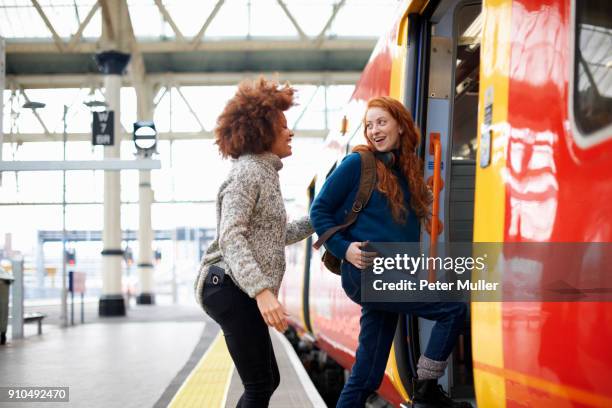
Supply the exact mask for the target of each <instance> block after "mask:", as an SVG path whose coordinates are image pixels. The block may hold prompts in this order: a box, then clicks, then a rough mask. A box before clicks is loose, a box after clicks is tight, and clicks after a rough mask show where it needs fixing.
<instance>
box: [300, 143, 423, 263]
mask: <svg viewBox="0 0 612 408" xmlns="http://www.w3.org/2000/svg"><path fill="white" fill-rule="evenodd" d="M396 175H397V176H398V178H399V180H400V187H401V189H402V193H403V195H404V206H405V208H407V209H408V215H407V217H406V221H405V222H404V223H397V222H395V220H394V219H393V216H392V214H391V207H390V206H389V201H388V200H387V198H386V197H385V195H383V194H382V193H381V192H380V191H378V189H376V188H375V189H374V191H373V192H372V196H371V197H370V200H369V201H368V204H367V205H366V207H365V208H364V209H363V210H361V213H360V214H359V217H357V221H355V223H354V224H353V225H351V226H350V227H349V228H347V229H345V230H343V231H339V232H337V233H335V234H334V235H332V237H331V238H330V239H328V240H327V242H326V243H325V246H326V248H327V249H328V250H329V251H331V253H332V254H334V256H336V258H338V259H344V255H345V254H346V250H347V249H348V247H349V245H350V244H351V242H363V241H370V242H418V241H419V221H418V218H417V217H416V215H415V214H414V212H413V211H412V210H411V207H410V189H409V188H408V182H407V180H406V178H405V177H404V176H402V175H400V174H399V173H396ZM360 177H361V157H360V156H359V153H351V154H349V155H348V156H347V157H346V158H345V159H344V160H343V161H342V163H340V165H339V166H338V167H337V168H336V170H334V172H333V173H332V174H331V175H330V176H329V177H328V179H327V180H326V181H325V184H324V185H323V188H322V189H321V192H320V193H319V194H318V195H317V197H316V198H315V200H314V202H313V204H312V208H311V209H310V222H311V223H312V226H313V227H314V229H315V231H316V232H317V235H319V236H321V235H323V233H324V232H325V231H327V230H328V229H330V228H332V227H334V226H336V225H340V224H343V223H344V219H345V218H346V214H348V212H349V211H351V207H352V205H353V202H354V201H355V196H356V195H357V190H358V189H359V179H360Z"/></svg>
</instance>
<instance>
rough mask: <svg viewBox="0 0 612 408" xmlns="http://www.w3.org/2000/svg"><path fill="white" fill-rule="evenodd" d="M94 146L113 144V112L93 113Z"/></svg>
mask: <svg viewBox="0 0 612 408" xmlns="http://www.w3.org/2000/svg"><path fill="white" fill-rule="evenodd" d="M91 143H92V144H93V145H94V146H113V145H114V144H115V112H114V111H103V112H93V125H92V141H91Z"/></svg>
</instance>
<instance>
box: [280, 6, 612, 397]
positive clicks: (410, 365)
mask: <svg viewBox="0 0 612 408" xmlns="http://www.w3.org/2000/svg"><path fill="white" fill-rule="evenodd" d="M611 70H612V7H610V4H609V2H608V1H607V0H589V1H587V0H582V1H581V0H487V1H484V2H482V3H481V2H479V1H465V0H464V1H452V0H440V1H434V0H430V1H419V0H413V1H407V2H405V3H403V4H402V5H401V7H399V9H398V12H397V15H396V18H395V21H394V23H393V25H392V27H390V29H389V32H388V33H387V35H385V36H383V37H382V38H381V39H380V41H379V42H378V44H377V46H376V48H375V50H374V52H373V54H372V56H371V58H370V60H369V62H368V64H367V66H366V67H365V69H364V71H363V74H362V76H361V78H360V80H359V82H358V83H357V85H356V88H355V91H354V93H353V96H352V98H351V100H350V101H348V103H347V105H346V107H345V119H344V121H343V124H342V126H338V128H339V130H338V131H335V132H332V133H330V135H329V136H328V138H327V139H326V143H325V150H324V152H322V153H321V158H320V161H319V162H320V164H321V166H320V168H318V169H316V174H313V179H312V183H311V184H310V185H309V186H308V187H307V188H305V191H307V192H308V195H307V196H306V197H305V198H304V203H302V204H303V205H304V206H307V205H308V203H309V201H312V199H313V198H314V196H316V194H317V192H318V190H319V189H320V187H321V186H322V184H323V182H324V181H325V178H326V176H327V175H328V174H329V173H330V172H331V171H333V169H334V168H335V165H336V164H337V163H338V162H339V161H340V160H341V159H342V157H344V156H345V155H346V154H347V153H348V152H350V149H351V148H352V147H353V146H355V145H357V144H361V143H364V142H365V140H364V138H363V129H362V124H361V119H362V115H363V113H364V110H365V103H366V101H367V100H368V99H369V98H371V97H374V96H379V95H390V96H393V97H395V98H397V99H399V100H401V101H403V102H404V104H405V105H406V106H407V107H408V109H409V110H410V111H411V112H412V114H413V116H414V118H415V121H416V123H417V124H418V126H419V128H420V129H421V131H422V134H423V142H422V146H421V154H422V157H423V159H424V163H425V166H424V169H423V172H424V175H425V177H426V178H430V177H432V176H433V171H434V168H435V167H436V166H439V168H440V170H441V178H442V181H443V188H442V190H441V191H440V192H439V195H438V196H437V197H436V199H437V200H439V205H440V214H441V219H442V220H443V223H444V226H445V228H444V230H443V231H442V233H441V234H440V235H439V236H438V237H437V239H438V240H440V241H444V242H458V241H464V242H465V241H467V242H498V243H512V242H610V241H612V182H611V181H612V177H611V176H612V166H610V161H611V160H612V129H611V126H610V125H611V123H612V72H611ZM340 128H341V130H340ZM436 143H439V146H440V149H441V153H442V154H441V157H440V160H439V161H438V162H436V161H435V160H434V157H433V156H431V155H430V149H429V147H430V146H431V145H433V144H436ZM313 173H314V171H313ZM430 241H431V237H429V236H428V234H427V233H426V232H425V231H422V242H423V245H424V246H427V245H429V244H430ZM311 244H312V240H309V241H308V242H307V243H306V244H297V245H296V246H294V247H292V248H289V249H288V251H289V257H288V259H289V267H288V268H289V270H288V272H287V274H286V275H285V281H284V283H283V287H282V290H281V295H280V296H281V301H282V302H284V304H285V305H286V306H287V308H288V310H289V312H290V314H291V317H290V321H291V324H292V326H293V328H294V330H295V332H296V333H297V335H298V336H300V337H301V338H302V339H303V341H306V342H308V341H310V342H312V344H313V346H314V347H316V350H320V351H321V355H323V356H327V357H328V358H330V359H333V360H334V361H336V362H337V363H338V364H340V366H342V367H343V368H345V369H350V367H351V365H352V363H353V361H354V358H355V350H356V347H357V335H358V332H359V317H360V308H359V306H358V305H356V304H354V303H352V302H351V301H350V300H349V299H348V298H347V297H346V295H345V294H344V292H343V290H342V287H341V284H340V280H339V277H337V276H336V275H333V274H331V273H330V272H329V271H327V270H326V269H325V267H324V266H323V264H322V262H321V253H320V252H319V251H316V250H313V249H312V248H311ZM593 273H597V272H596V271H594V272H593ZM470 306H471V307H470V321H469V322H468V326H467V327H466V330H465V332H464V333H463V334H462V335H461V341H460V342H459V345H458V347H457V349H456V350H455V352H454V353H453V356H452V357H451V360H452V361H451V364H450V365H449V369H448V374H447V375H446V376H445V377H443V379H442V380H441V383H442V384H443V386H444V388H445V389H446V390H448V391H449V392H450V393H451V394H452V395H459V396H463V395H465V396H467V397H470V395H472V396H475V398H476V402H477V404H478V406H479V407H570V406H572V407H590V406H594V407H610V406H612V349H611V348H610V347H609V344H610V342H611V341H612V306H611V304H610V303H606V302H577V301H574V302H472V303H471V305H470ZM430 328H431V324H430V323H429V322H427V321H424V320H421V321H417V320H416V319H412V318H411V317H410V316H406V317H405V318H404V319H400V324H399V325H398V329H397V333H396V337H395V340H394V345H393V349H392V352H391V355H390V357H389V362H388V365H387V371H386V376H385V379H384V381H383V384H382V386H381V388H380V389H379V391H378V393H379V395H381V396H382V397H383V398H384V399H386V400H387V401H389V402H390V403H392V404H393V405H395V406H399V405H400V404H402V403H405V402H407V401H409V400H410V395H411V391H412V390H411V379H412V378H413V376H414V375H415V373H416V367H415V365H416V361H417V360H418V356H419V354H420V349H419V344H425V343H424V342H425V341H426V339H427V337H428V333H429V330H430Z"/></svg>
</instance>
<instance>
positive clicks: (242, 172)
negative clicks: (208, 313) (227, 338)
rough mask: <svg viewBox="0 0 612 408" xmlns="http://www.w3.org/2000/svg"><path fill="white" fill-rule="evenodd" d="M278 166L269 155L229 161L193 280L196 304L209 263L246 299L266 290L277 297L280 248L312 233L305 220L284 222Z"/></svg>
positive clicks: (281, 267)
mask: <svg viewBox="0 0 612 408" xmlns="http://www.w3.org/2000/svg"><path fill="white" fill-rule="evenodd" d="M282 167H283V164H282V162H281V160H280V158H279V157H278V156H276V155H274V154H272V153H264V154H257V155H254V154H248V155H242V156H240V157H239V158H238V159H236V160H234V161H233V163H232V168H231V170H230V172H229V175H228V177H227V179H226V180H225V181H224V182H223V184H221V187H220V188H219V193H218V195H217V237H216V238H215V240H214V241H213V243H212V244H211V245H210V246H209V247H208V249H207V251H206V254H205V255H204V257H203V258H202V262H201V265H200V269H199V272H198V278H197V279H196V282H195V291H196V299H197V301H198V303H200V302H201V299H202V290H203V287H204V279H205V278H206V275H207V274H208V269H209V266H210V265H213V264H215V265H218V266H220V267H222V268H223V269H225V271H226V273H227V274H229V275H230V277H231V278H232V280H233V281H234V283H236V285H237V286H238V287H240V288H241V289H242V290H243V291H244V292H245V293H247V294H248V295H249V296H250V297H255V295H257V294H258V293H259V292H261V291H262V290H263V289H266V288H267V289H270V290H272V291H273V292H274V293H275V294H278V289H279V287H280V285H281V281H282V279H283V274H284V273H285V245H290V244H293V243H295V242H298V241H300V240H302V239H304V238H306V237H308V236H309V235H310V234H312V233H313V229H312V226H311V225H310V221H309V218H308V217H307V216H306V217H304V218H301V219H300V220H298V221H294V222H289V223H287V214H286V212H285V204H284V201H283V197H282V195H281V191H280V183H279V179H278V171H279V170H280V169H281V168H282Z"/></svg>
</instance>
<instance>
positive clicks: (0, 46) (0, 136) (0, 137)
mask: <svg viewBox="0 0 612 408" xmlns="http://www.w3.org/2000/svg"><path fill="white" fill-rule="evenodd" d="M4 49H5V48H4V39H3V38H2V37H0V162H1V161H2V144H3V143H4V129H3V128H2V118H3V116H4V114H3V112H4V77H5V75H6V68H5V64H6V57H5V52H4ZM1 185H2V172H0V186H1Z"/></svg>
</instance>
